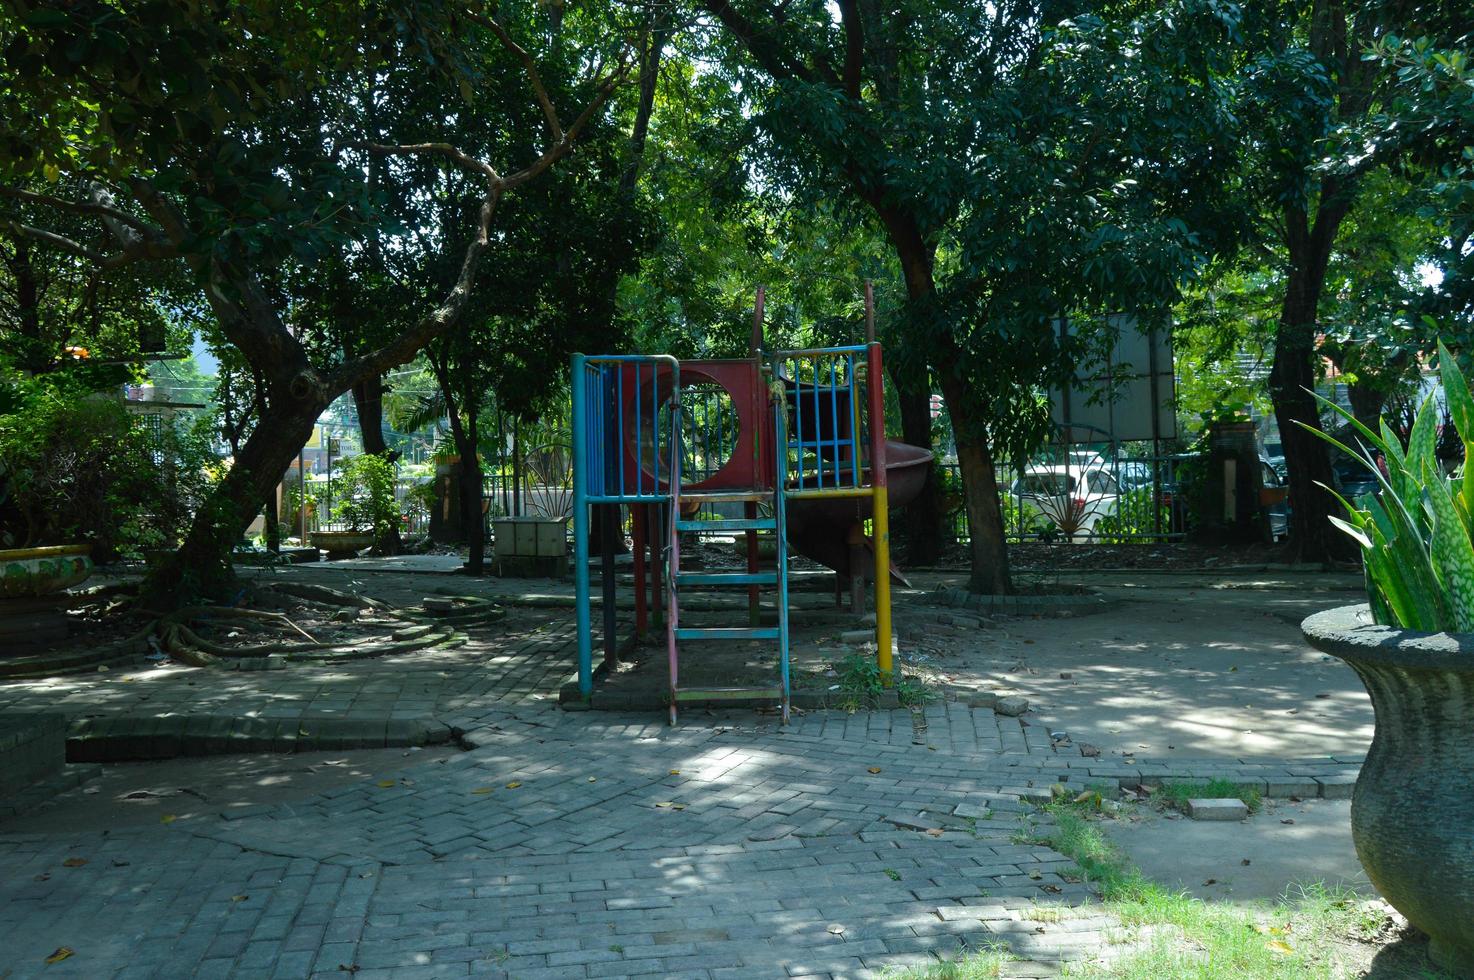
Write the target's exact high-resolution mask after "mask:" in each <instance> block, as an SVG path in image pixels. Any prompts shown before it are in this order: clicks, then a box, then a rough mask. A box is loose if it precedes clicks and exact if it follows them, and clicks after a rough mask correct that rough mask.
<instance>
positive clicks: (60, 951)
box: [46, 946, 76, 963]
mask: <svg viewBox="0 0 1474 980" xmlns="http://www.w3.org/2000/svg"><path fill="white" fill-rule="evenodd" d="M74 952H76V950H74V949H72V947H70V946H58V947H56V952H54V953H52V954H51V955H50V956H48V957H46V962H47V963H60V962H61V961H62V960H64V959H66V958H67V957H68V956H71V955H72V954H73V953H74Z"/></svg>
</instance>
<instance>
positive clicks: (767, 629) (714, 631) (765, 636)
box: [676, 626, 778, 640]
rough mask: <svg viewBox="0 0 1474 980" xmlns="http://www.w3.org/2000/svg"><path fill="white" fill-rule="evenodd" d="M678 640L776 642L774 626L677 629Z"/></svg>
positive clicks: (776, 633)
mask: <svg viewBox="0 0 1474 980" xmlns="http://www.w3.org/2000/svg"><path fill="white" fill-rule="evenodd" d="M676 639H678V640H776V639H778V628H777V627H776V626H723V627H701V628H693V627H678V628H677V629H676Z"/></svg>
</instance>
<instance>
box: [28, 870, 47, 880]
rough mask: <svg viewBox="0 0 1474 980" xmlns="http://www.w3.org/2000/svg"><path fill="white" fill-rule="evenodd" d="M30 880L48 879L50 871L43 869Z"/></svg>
mask: <svg viewBox="0 0 1474 980" xmlns="http://www.w3.org/2000/svg"><path fill="white" fill-rule="evenodd" d="M32 880H33V881H50V880H51V872H50V871H43V872H41V873H40V874H38V875H37V876H36V877H35V878H33V879H32Z"/></svg>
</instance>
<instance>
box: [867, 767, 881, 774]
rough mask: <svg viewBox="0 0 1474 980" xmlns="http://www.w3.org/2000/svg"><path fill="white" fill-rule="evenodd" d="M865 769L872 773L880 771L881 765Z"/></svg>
mask: <svg viewBox="0 0 1474 980" xmlns="http://www.w3.org/2000/svg"><path fill="white" fill-rule="evenodd" d="M865 771H866V772H871V773H875V772H880V767H879V766H871V767H870V768H869V769H866V770H865Z"/></svg>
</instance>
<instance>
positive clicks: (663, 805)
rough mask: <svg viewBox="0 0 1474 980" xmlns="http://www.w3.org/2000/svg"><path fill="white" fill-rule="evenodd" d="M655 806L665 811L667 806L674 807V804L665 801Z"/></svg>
mask: <svg viewBox="0 0 1474 980" xmlns="http://www.w3.org/2000/svg"><path fill="white" fill-rule="evenodd" d="M655 805H656V806H658V807H660V808H661V809H665V808H666V807H668V806H675V804H674V803H672V802H671V801H670V800H665V801H663V802H660V803H657V804H655Z"/></svg>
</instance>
